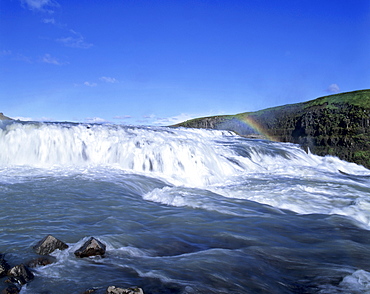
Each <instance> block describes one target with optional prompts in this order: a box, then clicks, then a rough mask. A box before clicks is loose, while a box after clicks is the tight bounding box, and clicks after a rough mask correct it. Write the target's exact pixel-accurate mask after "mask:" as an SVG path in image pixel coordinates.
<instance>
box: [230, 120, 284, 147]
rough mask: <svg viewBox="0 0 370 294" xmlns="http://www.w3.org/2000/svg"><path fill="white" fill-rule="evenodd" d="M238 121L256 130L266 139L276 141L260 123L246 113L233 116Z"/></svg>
mask: <svg viewBox="0 0 370 294" xmlns="http://www.w3.org/2000/svg"><path fill="white" fill-rule="evenodd" d="M235 118H236V119H237V120H238V121H239V122H241V123H243V124H245V125H247V126H248V127H250V128H252V129H253V130H254V131H255V132H257V133H258V134H259V135H261V136H263V137H265V138H266V139H268V140H270V141H277V140H276V138H274V137H273V136H271V135H270V134H269V132H268V131H267V130H266V129H265V128H264V127H263V126H261V124H260V123H259V122H258V121H256V120H255V119H254V118H253V117H251V116H250V115H248V114H244V115H243V116H237V117H235Z"/></svg>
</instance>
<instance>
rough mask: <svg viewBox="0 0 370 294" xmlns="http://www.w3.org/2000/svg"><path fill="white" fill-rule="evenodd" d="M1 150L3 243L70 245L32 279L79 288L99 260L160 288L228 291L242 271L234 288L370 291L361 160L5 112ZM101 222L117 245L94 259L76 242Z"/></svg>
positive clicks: (103, 235)
mask: <svg viewBox="0 0 370 294" xmlns="http://www.w3.org/2000/svg"><path fill="white" fill-rule="evenodd" d="M0 151H1V152H0V194H1V196H2V197H1V198H0V207H3V209H4V210H3V212H2V215H0V226H1V227H3V228H4V229H3V231H0V238H1V240H2V242H3V244H2V246H1V247H0V253H2V251H3V252H9V250H10V251H11V252H14V250H15V249H14V248H13V247H14V246H15V247H16V248H21V249H24V248H28V247H27V246H29V243H31V242H33V240H34V238H35V236H34V235H35V234H36V235H40V238H41V237H42V236H43V235H45V234H49V233H52V234H53V233H54V234H57V235H58V234H59V235H58V236H57V237H60V236H64V238H66V240H67V242H69V245H70V246H71V248H70V249H68V250H67V251H64V252H57V253H56V256H57V257H58V262H57V263H56V264H53V265H50V266H47V267H44V268H39V269H37V270H36V273H37V275H38V276H39V278H40V279H41V280H40V282H37V281H35V282H32V283H31V284H30V285H27V286H26V287H24V288H23V290H22V291H25V293H35V289H40V288H42V287H52V285H54V284H53V283H56V284H57V285H58V287H67V288H68V287H71V289H73V288H74V287H77V285H76V284H74V281H73V277H75V276H76V275H81V270H84V271H86V273H85V274H84V275H83V277H82V278H81V279H86V281H90V282H89V283H93V282H94V278H91V277H90V276H93V273H95V271H96V268H99V266H102V267H103V268H104V271H105V273H104V274H102V277H101V279H100V280H99V279H98V280H97V282H98V281H99V283H100V284H103V283H104V282H105V281H106V280H110V279H113V281H115V282H117V283H118V282H120V277H121V276H122V275H124V276H126V277H127V279H128V280H129V281H132V283H139V282H140V283H141V282H143V281H145V282H148V281H149V283H151V285H152V284H153V285H154V286H153V287H154V288H155V289H157V288H158V289H160V290H158V291H157V290H153V289H154V288H150V287H149V286H148V288H149V289H151V291H150V290H149V291H147V292H149V293H162V291H165V290H164V289H165V288H166V287H168V285H173V284H176V285H177V286H176V287H179V289H182V290H181V291H180V290H179V292H176V291H175V292H174V293H192V292H197V291H198V293H208V292H209V293H227V291H228V289H229V288H230V287H231V285H230V284H232V285H233V286H232V287H231V292H232V293H253V291H257V292H261V293H271V289H275V288H276V289H277V288H278V289H280V290H279V291H277V292H276V293H280V292H281V293H300V292H299V291H300V290H299V289H300V288H299V287H298V286H297V287H296V286H294V285H293V286H292V284H293V281H295V280H297V282H294V283H298V284H297V285H304V286H302V287H306V288H304V289H306V290H305V291H308V292H309V293H314V292H317V293H347V292H348V291H349V292H348V293H367V292H366V291H370V285H369V282H368V281H369V280H370V274H369V271H370V268H369V267H366V266H364V264H365V263H366V260H365V261H364V260H362V261H358V260H357V256H358V255H360V253H361V254H363V256H364V257H365V258H366V257H369V258H370V248H369V247H370V246H369V245H366V244H369V243H370V238H369V237H370V232H369V231H370V230H369V229H370V197H369V195H370V171H369V170H367V169H366V168H364V167H362V166H359V165H356V164H354V163H348V162H345V161H342V160H339V159H338V158H336V157H331V156H327V157H320V156H316V155H313V154H307V153H306V152H304V151H303V150H302V149H300V148H299V146H297V145H294V144H282V143H275V142H269V141H263V140H249V139H245V138H241V137H238V136H235V135H233V134H232V133H230V132H224V131H209V130H194V129H171V128H151V127H127V126H116V125H87V124H71V123H32V122H29V123H20V122H12V123H5V122H0ZM82 228H83V229H82ZM89 235H95V236H97V237H99V238H100V239H101V240H102V241H104V242H105V243H106V244H107V245H108V248H109V252H110V253H109V254H108V257H107V258H106V259H103V260H94V261H93V262H94V264H93V265H92V264H91V263H89V262H87V263H86V262H82V263H81V261H79V260H76V259H75V258H74V256H73V250H74V249H75V248H77V247H78V246H79V245H80V244H81V243H82V242H83V240H85V238H86V236H89ZM123 235H124V236H123ZM12 246H13V247H12ZM9 248H10V249H9ZM343 248H348V253H346V252H345V251H343V250H344V249H343ZM333 252H335V254H334V253H333ZM332 253H333V254H332ZM346 254H348V256H351V258H349V259H347V257H346V256H347V255H346ZM10 256H11V257H12V255H11V254H10ZM163 256H165V257H164V258H163ZM323 256H324V257H323ZM13 259H14V260H18V259H20V257H19V256H18V255H17V254H15V256H14V257H13ZM270 259H271V260H270ZM337 259H338V260H340V261H338V264H336V260H337ZM323 260H325V262H324V261H323ZM239 262H240V265H239V264H238V263H239ZM233 263H235V264H236V265H235V266H236V269H232V268H230V269H229V270H230V274H226V276H223V275H222V274H220V272H221V271H223V269H224V268H228V267H230V266H231V264H233ZM252 264H253V265H255V266H254V267H253V268H252V269H250V268H249V267H248V266H251V265H252ZM275 265H276V266H275ZM311 265H312V266H311ZM91 267H92V269H91ZM112 268H114V269H115V270H112ZM261 268H262V269H264V270H263V271H262V273H260V271H261ZM289 268H294V271H292V272H294V273H296V274H292V273H291V272H289V271H288V272H286V269H289ZM306 268H307V272H305V269H306ZM117 269H118V272H119V274H116V271H117ZM184 269H187V271H184ZM122 271H123V272H124V273H123V274H122V273H121V272H122ZM235 271H236V272H235ZM243 271H248V272H250V273H253V275H251V278H249V277H245V276H244V275H243V276H241V277H239V274H238V273H239V272H243ZM187 272H188V273H187ZM277 272H278V273H279V274H277ZM300 273H302V274H300ZM326 273H327V276H325V275H326ZM290 274H292V276H290ZM89 275H90V276H89ZM254 275H255V279H254V278H253V277H254ZM112 276H113V277H114V278H112ZM306 276H309V277H311V278H310V279H307V278H306V280H305V279H304V278H303V277H306ZM315 276H317V277H321V276H322V277H321V278H322V280H320V279H318V281H316V280H315V279H316V278H315ZM266 277H268V278H266ZM286 277H289V278H286ZM333 277H335V278H333ZM42 279H44V280H42ZM71 279H72V280H71ZM89 279H90V280H89ZM285 279H286V280H285ZM64 280H66V282H65V281H64ZM157 280H159V281H160V283H162V284H163V285H166V286H163V288H160V287H162V286H158V283H157V282H153V281H157ZM41 281H42V282H41ZM71 281H73V283H72V282H71ZM256 281H257V282H256ZM282 281H285V282H282ZM65 283H67V284H68V285H69V284H70V286H66V284H65ZM254 283H255V284H254ZM203 284H204V286H203ZM42 285H44V286H42ZM47 285H48V286H47ZM250 285H254V286H250ZM284 285H285V286H286V287H285V286H284ZM92 286H94V285H92ZM128 286H129V285H128ZM249 286H250V287H251V288H248V287H249ZM156 287H157V288H156ZM295 287H296V288H295ZM310 287H314V289H315V291H313V290H312V289H311V288H310ZM0 289H1V287H0ZM222 289H224V290H222ZM241 289H246V290H245V292H244V291H243V290H241ZM248 289H249V290H248ZM287 289H289V290H287ZM297 289H298V290H297ZM302 289H303V288H302ZM310 289H311V290H312V291H311V290H310ZM44 290H45V291H46V290H47V291H49V290H50V288H45V289H44ZM37 291H38V290H37ZM269 291H270V292H269ZM302 291H303V290H302ZM80 292H83V291H80ZM80 292H79V293H80ZM170 292H171V291H170V290H169V291H168V293H170ZM36 293H37V292H36ZM50 293H63V291H61V290H60V289H59V290H56V291H55V292H50ZM166 293H167V292H166Z"/></svg>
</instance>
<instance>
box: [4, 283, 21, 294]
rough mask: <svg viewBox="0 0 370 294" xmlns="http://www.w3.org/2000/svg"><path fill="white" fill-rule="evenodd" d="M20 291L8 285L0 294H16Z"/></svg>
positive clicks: (14, 286)
mask: <svg viewBox="0 0 370 294" xmlns="http://www.w3.org/2000/svg"><path fill="white" fill-rule="evenodd" d="M20 291H21V290H19V289H18V287H17V286H16V285H9V286H8V287H6V288H5V289H3V290H2V291H1V294H18V293H19V292H20Z"/></svg>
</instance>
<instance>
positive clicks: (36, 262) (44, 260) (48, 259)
mask: <svg viewBox="0 0 370 294" xmlns="http://www.w3.org/2000/svg"><path fill="white" fill-rule="evenodd" d="M56 260H57V259H56V258H55V257H52V256H42V257H38V258H35V259H33V260H31V261H30V262H28V263H27V266H28V267H32V268H33V267H37V266H45V265H48V264H51V263H53V262H56Z"/></svg>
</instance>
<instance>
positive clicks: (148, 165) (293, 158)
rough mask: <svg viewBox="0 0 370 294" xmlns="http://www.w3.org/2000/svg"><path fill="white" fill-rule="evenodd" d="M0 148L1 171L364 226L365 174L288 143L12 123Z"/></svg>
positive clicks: (169, 200)
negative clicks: (125, 176) (116, 176)
mask: <svg viewBox="0 0 370 294" xmlns="http://www.w3.org/2000/svg"><path fill="white" fill-rule="evenodd" d="M0 150H2V152H1V153H0V167H1V166H3V167H9V166H13V167H15V166H28V167H37V168H43V169H49V170H50V168H54V169H55V168H61V167H68V168H71V169H75V168H76V167H77V168H87V167H92V166H106V167H110V168H111V167H113V168H117V169H122V170H125V171H129V172H134V173H139V174H144V175H149V176H150V177H155V178H159V179H162V180H164V181H166V182H168V183H170V184H171V185H173V187H165V188H163V189H161V188H158V189H154V190H153V191H151V192H149V193H147V194H146V195H144V199H146V200H151V201H156V202H160V203H164V204H167V205H174V206H189V207H193V208H194V207H202V208H205V209H210V210H214V209H217V208H215V207H213V206H212V204H211V203H212V201H210V200H209V199H206V198H194V197H191V196H189V195H188V194H187V192H186V187H187V188H202V189H203V188H205V189H207V190H209V191H212V192H215V193H217V194H220V195H223V196H225V197H229V198H235V199H248V200H252V201H256V202H259V203H263V204H268V205H271V206H273V207H276V208H280V209H288V210H291V211H294V212H297V213H302V214H311V213H324V214H340V215H346V216H349V217H351V218H353V219H355V220H357V221H358V222H360V223H362V224H363V225H365V227H370V199H369V197H368V194H367V192H368V191H367V190H366V192H365V193H361V191H358V189H359V188H358V186H359V187H361V186H364V187H365V188H367V187H368V185H369V179H368V178H366V177H367V176H370V171H369V170H367V169H365V168H364V167H362V166H358V165H356V164H353V163H348V162H345V161H342V160H339V159H338V158H335V157H331V156H327V157H320V156H315V155H312V154H307V153H306V152H304V151H303V150H302V149H300V148H299V147H298V146H296V145H293V144H281V143H273V142H267V141H252V140H241V138H239V137H236V136H233V134H232V133H230V132H225V131H209V130H207V131H206V130H194V129H191V130H189V129H186V130H185V129H165V128H148V127H147V128H143V127H142V128H139V127H121V126H115V125H112V126H111V125H83V124H68V123H65V124H62V123H58V124H56V123H55V124H50V123H49V124H42V123H12V124H9V125H7V126H5V127H4V126H3V129H0ZM340 171H342V172H345V173H347V174H349V175H353V176H352V177H349V176H345V175H343V174H341V173H340ZM58 172H59V171H58ZM354 180H356V181H357V182H356V186H353V185H351V182H353V181H354ZM300 181H302V184H300V183H299V182H300ZM361 181H363V184H362V183H361ZM343 183H345V184H347V183H348V184H349V185H348V186H347V187H344V189H343ZM216 206H217V205H216Z"/></svg>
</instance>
